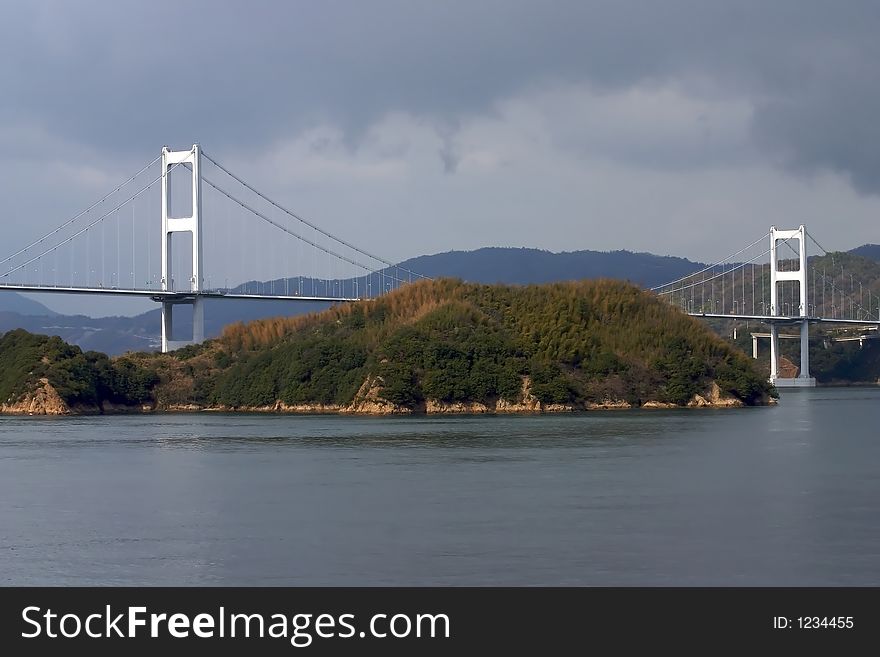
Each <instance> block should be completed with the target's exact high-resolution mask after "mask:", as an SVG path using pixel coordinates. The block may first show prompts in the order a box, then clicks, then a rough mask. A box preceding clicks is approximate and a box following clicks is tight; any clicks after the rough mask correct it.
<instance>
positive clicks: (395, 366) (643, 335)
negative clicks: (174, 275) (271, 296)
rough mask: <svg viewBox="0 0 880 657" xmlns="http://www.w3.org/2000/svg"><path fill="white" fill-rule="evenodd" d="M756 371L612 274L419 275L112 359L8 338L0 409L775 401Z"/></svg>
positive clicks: (351, 408) (337, 409)
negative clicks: (537, 277)
mask: <svg viewBox="0 0 880 657" xmlns="http://www.w3.org/2000/svg"><path fill="white" fill-rule="evenodd" d="M775 397H776V391H775V390H774V388H773V387H772V386H771V385H770V384H769V383H768V381H767V378H766V375H765V374H764V373H763V372H762V371H761V369H760V368H759V366H758V365H757V364H756V363H755V362H754V361H752V360H751V359H750V358H748V357H747V356H746V355H745V354H744V353H742V352H741V351H739V350H738V349H736V348H735V347H733V346H732V345H730V344H729V343H727V342H726V341H724V340H723V339H721V338H720V337H718V336H717V335H716V334H714V333H713V332H712V331H711V330H710V329H709V328H707V327H706V326H704V325H703V324H701V323H700V321H699V320H697V319H694V318H691V317H688V316H687V315H685V314H684V313H682V312H680V311H679V310H677V309H675V308H673V307H671V306H670V305H668V304H666V303H665V302H663V301H662V300H660V299H658V298H657V297H656V296H655V295H653V294H652V293H650V292H647V291H645V290H642V289H640V288H639V287H637V286H635V285H631V284H629V283H626V282H622V281H618V280H584V281H573V282H565V283H553V284H545V285H526V286H511V285H478V284H470V283H464V282H462V281H460V280H457V279H438V280H425V281H421V282H418V283H413V284H411V285H408V286H406V287H404V288H402V289H400V290H397V291H394V292H391V293H389V294H386V295H384V296H382V297H379V298H377V299H371V300H364V301H359V302H353V303H347V304H340V305H337V306H334V307H332V308H330V309H328V310H325V311H323V312H320V313H313V314H309V315H302V316H297V317H279V318H274V319H266V320H259V321H254V322H251V323H248V324H233V325H230V326H227V327H226V328H225V329H224V331H223V333H222V335H220V336H219V337H218V338H216V339H213V340H208V341H206V342H204V343H203V344H200V345H192V346H188V347H184V348H182V349H179V350H177V351H174V352H172V353H168V354H160V353H128V354H125V355H123V356H119V357H116V358H109V357H108V356H106V355H104V354H101V353H97V352H91V351H90V352H83V351H82V350H81V349H80V348H79V347H76V346H72V345H69V344H67V343H65V342H63V341H62V340H61V339H60V338H58V337H50V336H43V335H34V334H31V333H28V332H27V331H24V330H20V329H18V330H13V331H9V332H7V333H6V334H4V335H3V336H2V337H0V412H2V413H4V414H30V415H71V414H86V413H131V412H163V411H164V412H175V411H227V412H284V413H352V414H376V415H392V414H413V413H547V412H576V411H590V410H597V409H621V408H634V407H641V408H677V407H736V406H752V405H761V404H768V403H772V402H773V401H774V400H775Z"/></svg>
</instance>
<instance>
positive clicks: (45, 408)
mask: <svg viewBox="0 0 880 657" xmlns="http://www.w3.org/2000/svg"><path fill="white" fill-rule="evenodd" d="M0 413H7V414H9V415H70V414H71V409H70V407H69V406H68V405H67V403H66V402H65V401H64V400H63V399H61V396H60V395H59V394H58V391H57V390H55V388H53V387H52V385H51V384H50V383H49V379H45V378H44V379H40V381H39V383H38V384H37V386H36V388H35V389H34V390H33V391H32V392H29V393H27V394H25V395H23V396H22V397H21V398H20V399H19V400H18V401H15V402H12V403H9V404H2V405H0Z"/></svg>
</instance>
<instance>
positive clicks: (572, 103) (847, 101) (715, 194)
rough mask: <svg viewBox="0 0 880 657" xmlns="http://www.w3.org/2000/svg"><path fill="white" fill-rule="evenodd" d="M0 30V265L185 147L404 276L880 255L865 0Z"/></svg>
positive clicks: (344, 7) (551, 1)
mask: <svg viewBox="0 0 880 657" xmlns="http://www.w3.org/2000/svg"><path fill="white" fill-rule="evenodd" d="M0 16H2V20H0V83H2V93H0V195H2V198H3V200H4V205H5V208H4V216H3V223H4V225H3V238H2V241H0V245H2V248H0V251H3V252H4V253H3V255H5V253H6V252H11V251H13V250H15V249H16V248H18V247H19V246H21V245H23V244H24V243H26V242H27V241H28V240H30V239H34V238H36V237H39V235H40V234H42V233H43V232H45V231H47V230H50V229H51V228H52V227H54V226H56V225H58V224H60V223H61V222H63V221H64V220H65V219H67V218H69V217H70V216H71V215H72V214H74V213H75V212H77V211H78V210H80V209H82V208H84V207H86V206H88V205H89V204H90V203H91V202H92V201H94V200H96V199H97V198H100V197H101V196H103V194H104V193H106V192H107V191H108V190H109V189H111V188H113V187H114V186H115V185H116V184H118V183H119V182H121V181H122V180H124V179H125V178H127V177H128V176H129V175H131V174H132V173H134V171H136V170H137V169H139V168H140V167H141V166H142V165H143V164H145V163H146V162H148V161H150V160H151V159H152V158H154V157H155V156H156V155H158V154H159V151H160V149H161V147H162V146H163V145H166V144H167V145H169V146H172V147H174V148H188V147H189V146H190V145H191V144H192V143H194V142H199V143H200V144H202V146H203V147H204V148H205V149H206V150H209V151H210V152H211V154H213V155H214V156H215V157H217V158H218V159H219V160H220V161H222V162H223V163H224V164H227V165H228V166H229V167H230V168H232V169H234V170H235V171H236V172H239V173H241V174H242V175H243V176H244V177H245V178H246V179H247V180H249V181H250V182H252V183H253V184H254V185H255V186H257V187H259V188H260V189H262V190H264V191H266V192H267V193H268V194H269V195H271V196H272V197H274V198H276V199H278V200H279V201H281V202H283V203H285V204H286V205H288V206H290V207H291V208H294V209H296V210H297V211H298V212H300V213H302V214H304V215H305V216H307V217H309V218H310V219H311V220H312V221H314V222H316V223H318V224H320V225H321V226H323V227H325V228H326V229H327V230H329V231H331V232H334V233H336V234H339V235H343V236H345V237H346V238H347V239H348V240H350V241H351V242H353V243H355V244H357V245H359V246H361V247H363V248H364V249H366V250H368V251H372V252H377V253H380V254H382V255H383V256H384V257H386V258H388V259H390V260H395V261H397V260H403V259H406V258H409V257H414V256H417V255H421V254H425V253H437V252H442V251H448V250H451V249H458V250H467V249H474V248H479V247H482V246H527V247H536V248H541V249H548V250H552V251H563V250H565V251H570V250H579V249H597V250H613V249H628V250H632V251H650V252H653V253H658V254H670V255H678V256H684V257H688V258H691V259H694V260H700V261H709V260H712V259H714V258H719V257H722V256H724V255H726V254H728V253H730V252H731V251H733V250H735V248H738V247H739V246H745V245H746V244H748V243H749V242H751V241H752V240H753V239H756V238H757V237H758V236H760V235H761V234H762V233H764V232H766V230H767V228H768V226H770V225H771V224H775V225H776V226H777V227H796V226H797V225H798V224H801V223H804V224H806V225H807V227H808V230H809V231H810V232H811V234H813V235H814V236H816V238H817V239H818V241H819V242H820V243H822V244H823V246H825V247H826V248H828V249H848V248H852V247H855V246H858V245H860V244H863V243H871V242H873V243H877V242H880V223H878V219H880V121H878V117H880V82H878V78H877V74H876V63H877V62H878V61H880V39H878V38H877V36H876V35H877V34H880V3H877V2H875V1H860V0H848V1H847V2H839V1H835V2H830V1H829V2H824V1H821V0H812V1H811V2H801V1H794V0H775V1H774V2H766V1H765V0H764V1H752V0H737V1H735V2H734V1H731V0H728V1H717V0H665V1H662V2H660V1H658V2H643V1H637V2H636V1H630V0H613V1H610V0H609V1H603V0H577V1H571V2H569V1H567V0H529V1H526V0H503V1H502V0H467V1H459V0H444V1H442V2H441V1H440V0H433V1H430V2H428V1H422V0H370V1H369V2H362V1H358V0H322V1H317V0H316V1H312V2H305V1H299V2H297V1H291V2H285V3H280V2H276V1H271V2H269V1H260V0H250V1H248V2H232V1H225V2H198V1H188V2H180V1H176V2H166V1H165V0H149V1H144V2H130V1H126V0H115V1H114V2H109V1H105V2H93V1H89V0H80V1H78V2H75V3H72V2H60V1H59V2H41V1H39V0H28V1H27V2H25V1H21V2H7V1H4V0H0ZM156 220H157V222H158V217H157V219H156ZM731 247H734V248H731ZM39 300H40V301H42V302H44V303H47V305H50V306H52V307H53V308H56V309H62V310H64V311H68V308H67V306H68V305H70V304H75V305H81V304H82V303H83V301H82V300H79V299H77V300H71V299H66V298H64V297H60V296H55V297H49V296H43V297H40V299H39ZM89 303H90V304H91V303H93V305H92V306H90V308H93V309H95V310H94V312H96V313H97V314H106V313H105V312H104V309H103V308H104V307H100V308H99V306H100V304H99V303H98V302H89ZM65 304H67V305H65ZM112 304H113V305H112V307H111V306H106V307H107V308H110V310H108V311H107V312H111V311H113V310H118V309H119V308H123V305H119V304H118V302H112ZM146 307H149V305H147V306H146ZM125 308H126V309H127V308H128V307H127V306H125ZM138 308H140V306H138Z"/></svg>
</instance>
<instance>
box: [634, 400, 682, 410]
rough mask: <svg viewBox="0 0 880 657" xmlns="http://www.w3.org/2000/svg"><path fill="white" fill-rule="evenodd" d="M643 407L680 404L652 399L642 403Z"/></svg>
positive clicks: (670, 406)
mask: <svg viewBox="0 0 880 657" xmlns="http://www.w3.org/2000/svg"><path fill="white" fill-rule="evenodd" d="M642 408H678V404H671V403H669V402H661V401H654V400H651V401H646V402H645V403H644V404H642Z"/></svg>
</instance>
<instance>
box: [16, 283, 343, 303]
mask: <svg viewBox="0 0 880 657" xmlns="http://www.w3.org/2000/svg"><path fill="white" fill-rule="evenodd" d="M4 290H6V291H9V292H26V293H44V294H46V293H49V294H100V295H115V296H120V297H146V298H148V299H152V300H153V301H173V300H175V299H192V298H194V297H202V298H203V299H253V300H257V301H260V300H262V301H325V302H337V301H345V302H351V301H360V299H359V298H356V297H321V296H306V295H299V294H291V295H287V294H278V295H269V294H244V293H240V292H220V291H217V290H204V291H201V292H186V291H171V290H132V289H127V288H115V287H97V288H96V287H65V286H46V285H8V284H0V292H2V291H4Z"/></svg>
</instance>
